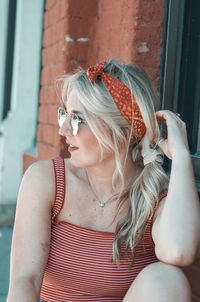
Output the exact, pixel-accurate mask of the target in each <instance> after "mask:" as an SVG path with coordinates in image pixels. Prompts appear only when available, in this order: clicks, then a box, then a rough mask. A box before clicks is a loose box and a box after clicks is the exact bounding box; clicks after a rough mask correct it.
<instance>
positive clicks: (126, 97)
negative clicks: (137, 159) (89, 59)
mask: <svg viewBox="0 0 200 302" xmlns="http://www.w3.org/2000/svg"><path fill="white" fill-rule="evenodd" d="M106 63H107V62H105V61H103V62H101V63H97V64H96V65H95V66H90V67H89V68H88V70H87V76H88V79H89V81H90V83H92V82H94V81H95V80H96V78H97V76H101V78H102V80H103V82H104V84H105V86H106V88H107V89H108V91H109V93H110V95H111V96H112V98H113V100H114V102H115V104H116V106H117V108H118V109H119V111H120V113H121V115H122V116H123V117H124V118H125V119H126V120H127V121H128V123H129V124H132V100H131V91H130V89H129V88H128V87H126V86H125V85H124V84H122V83H121V82H120V81H118V80H117V79H115V78H114V77H112V76H111V75H109V74H108V73H106V72H104V71H103V70H104V67H105V65H106ZM132 97H133V113H134V121H133V128H134V130H135V131H136V133H137V134H138V141H140V140H141V139H142V138H143V136H144V134H145V132H146V126H145V124H144V120H143V118H142V114H141V112H140V108H139V106H138V105H137V102H136V99H135V97H134V96H132Z"/></svg>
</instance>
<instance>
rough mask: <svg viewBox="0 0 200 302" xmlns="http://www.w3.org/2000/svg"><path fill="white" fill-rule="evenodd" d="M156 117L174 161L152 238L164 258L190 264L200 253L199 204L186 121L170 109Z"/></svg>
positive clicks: (168, 260)
mask: <svg viewBox="0 0 200 302" xmlns="http://www.w3.org/2000/svg"><path fill="white" fill-rule="evenodd" d="M156 117H157V120H158V122H159V123H161V124H164V125H166V126H167V139H164V138H163V139H162V142H160V145H159V146H160V148H161V149H162V150H163V152H164V153H165V155H166V156H167V157H168V158H169V159H171V160H172V168H171V175H170V182H169V188H168V195H167V197H166V200H165V204H164V206H163V207H162V210H160V213H159V215H158V216H157V218H156V219H155V221H154V223H153V228H152V237H153V239H154V242H155V250H156V255H157V257H158V258H159V259H160V260H161V261H164V262H168V263H171V264H175V265H181V266H187V265H190V264H191V263H193V262H194V261H195V259H196V258H197V257H198V256H199V253H200V204H199V198H198V193H197V189H196V185H195V178H194V171H193V167H192V160H191V156H190V151H189V146H188V140H187V131H186V124H185V123H184V122H183V121H182V120H181V119H180V118H179V117H178V116H177V115H176V114H174V113H173V112H171V111H169V110H161V111H157V112H156Z"/></svg>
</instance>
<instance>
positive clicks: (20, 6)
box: [0, 0, 44, 204]
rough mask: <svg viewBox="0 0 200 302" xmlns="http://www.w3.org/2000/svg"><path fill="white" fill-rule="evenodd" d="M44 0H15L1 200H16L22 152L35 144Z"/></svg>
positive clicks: (0, 173)
mask: <svg viewBox="0 0 200 302" xmlns="http://www.w3.org/2000/svg"><path fill="white" fill-rule="evenodd" d="M43 14H44V0H34V1H27V0H18V1H17V8H16V32H15V46H14V57H13V62H14V63H13V78H12V91H11V109H10V111H9V113H8V115H7V117H6V119H5V120H4V121H3V122H2V123H1V124H0V133H2V136H1V137H0V146H1V144H2V142H3V146H2V147H3V148H2V149H3V150H1V152H2V155H1V157H0V204H14V203H16V199H17V194H18V190H19V185H20V182H21V177H22V156H23V153H24V152H26V151H27V150H28V149H32V150H33V149H34V148H35V137H36V133H37V129H36V127H37V111H38V104H39V89H40V71H41V45H42V30H43Z"/></svg>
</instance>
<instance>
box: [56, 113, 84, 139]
mask: <svg viewBox="0 0 200 302" xmlns="http://www.w3.org/2000/svg"><path fill="white" fill-rule="evenodd" d="M66 118H70V125H71V128H72V129H73V135H76V134H77V133H78V129H79V123H86V121H85V120H83V119H82V118H81V117H80V116H78V115H77V114H76V113H74V112H71V113H68V112H66V111H65V109H64V108H62V107H59V108H58V124H59V126H60V127H62V125H63V123H64V121H65V119H66Z"/></svg>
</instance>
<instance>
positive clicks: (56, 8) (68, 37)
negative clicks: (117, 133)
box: [23, 0, 163, 171]
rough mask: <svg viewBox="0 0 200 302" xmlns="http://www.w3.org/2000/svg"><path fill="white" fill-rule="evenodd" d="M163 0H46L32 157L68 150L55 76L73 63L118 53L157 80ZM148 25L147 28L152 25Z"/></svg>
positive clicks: (83, 63) (86, 62)
mask: <svg viewBox="0 0 200 302" xmlns="http://www.w3.org/2000/svg"><path fill="white" fill-rule="evenodd" d="M162 13H163V0H157V1H155V0H149V1H144V0H134V1H133V0H124V1H116V0H109V1H107V0H101V1H98V0H46V6H45V13H44V33H43V49H42V72H41V90H40V106H39V111H38V131H37V154H38V156H37V158H35V157H33V156H31V155H30V154H27V153H26V154H24V159H23V163H24V167H23V170H24V171H25V170H26V168H27V167H28V166H29V165H30V164H31V163H32V162H34V161H36V160H39V159H48V158H52V157H54V156H56V155H62V156H64V157H67V156H68V153H67V149H66V145H65V142H64V139H63V138H61V137H59V135H58V127H57V107H58V104H59V98H58V97H57V95H56V89H55V80H56V78H58V77H59V76H61V75H62V74H64V73H66V72H69V71H71V70H73V69H74V68H75V67H77V66H78V65H80V66H82V67H87V66H89V65H91V64H94V63H96V62H97V61H99V60H102V59H110V58H112V57H115V58H117V57H118V58H122V59H124V60H125V61H127V62H132V63H135V64H138V65H140V66H142V67H144V68H145V69H146V71H147V72H148V73H149V75H150V77H151V79H152V80H153V82H154V83H155V85H157V80H158V69H159V64H160V46H161V31H162ZM152 28H153V30H152Z"/></svg>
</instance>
